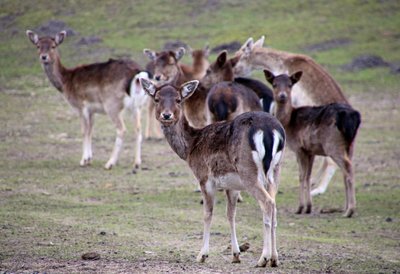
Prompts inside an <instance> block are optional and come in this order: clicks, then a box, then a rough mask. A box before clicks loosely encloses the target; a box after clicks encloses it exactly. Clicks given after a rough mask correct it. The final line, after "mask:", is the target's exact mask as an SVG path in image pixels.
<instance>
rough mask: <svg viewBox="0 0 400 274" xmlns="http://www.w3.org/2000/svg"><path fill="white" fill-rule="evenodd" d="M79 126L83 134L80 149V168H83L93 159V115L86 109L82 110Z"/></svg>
mask: <svg viewBox="0 0 400 274" xmlns="http://www.w3.org/2000/svg"><path fill="white" fill-rule="evenodd" d="M81 125H82V132H83V148H82V159H81V161H80V163H79V164H80V166H82V167H84V166H87V165H90V162H91V160H92V158H93V153H92V129H93V114H92V113H90V112H89V111H88V110H87V109H83V111H82V113H81Z"/></svg>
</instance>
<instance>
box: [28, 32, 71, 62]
mask: <svg viewBox="0 0 400 274" xmlns="http://www.w3.org/2000/svg"><path fill="white" fill-rule="evenodd" d="M26 35H27V36H28V38H29V40H30V41H31V42H32V44H34V45H35V46H36V47H37V49H38V53H39V60H40V62H41V63H42V64H44V65H46V64H52V63H54V61H55V60H56V59H57V58H58V52H57V47H58V46H59V45H60V44H61V43H62V42H63V41H64V38H65V37H66V36H67V32H66V31H65V30H63V31H61V32H59V33H57V34H56V35H55V37H48V36H47V37H40V38H39V36H38V35H37V34H36V33H35V32H33V31H31V30H27V31H26Z"/></svg>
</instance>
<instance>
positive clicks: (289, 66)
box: [234, 36, 350, 196]
mask: <svg viewBox="0 0 400 274" xmlns="http://www.w3.org/2000/svg"><path fill="white" fill-rule="evenodd" d="M263 44H264V36H262V37H261V38H260V39H259V40H257V41H256V42H254V41H253V38H249V39H248V40H247V41H246V42H245V43H244V44H243V46H242V47H241V49H240V50H239V51H237V52H236V58H238V59H239V60H238V62H237V63H236V65H235V67H234V72H235V76H246V75H249V74H250V73H251V71H253V70H262V69H267V70H269V71H271V72H273V73H275V74H280V73H289V74H291V73H294V72H296V71H303V77H302V78H301V81H300V82H299V83H298V84H297V85H296V86H295V87H294V88H293V96H292V103H293V105H294V106H295V107H300V106H319V105H326V104H330V103H342V104H348V105H350V104H349V102H348V100H347V99H346V97H345V96H344V95H343V92H342V89H341V88H340V86H339V84H338V83H337V82H336V81H335V80H334V79H333V78H332V76H331V75H330V74H329V73H328V72H327V71H326V70H325V69H324V68H323V67H322V66H320V65H319V64H317V63H316V62H315V61H314V60H313V59H312V58H310V57H308V56H306V55H301V54H294V53H289V52H285V51H279V50H276V49H272V48H264V47H263ZM336 169H337V166H336V164H335V163H334V161H332V159H330V158H329V157H328V158H326V157H324V160H323V163H322V166H321V169H320V170H319V172H318V173H317V176H316V177H315V179H314V180H313V181H314V182H315V183H316V184H317V187H316V188H315V189H313V190H312V191H311V195H312V196H315V195H318V194H322V193H324V192H325V191H326V189H327V187H328V185H329V182H330V180H331V179H332V177H333V175H334V174H335V171H336Z"/></svg>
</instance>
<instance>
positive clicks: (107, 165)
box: [104, 163, 114, 170]
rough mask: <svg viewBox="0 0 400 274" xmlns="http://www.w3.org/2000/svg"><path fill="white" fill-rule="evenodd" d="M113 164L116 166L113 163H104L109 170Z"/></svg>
mask: <svg viewBox="0 0 400 274" xmlns="http://www.w3.org/2000/svg"><path fill="white" fill-rule="evenodd" d="M113 166H114V165H113V164H110V163H107V164H105V165H104V168H105V169H107V170H110V169H112V167H113Z"/></svg>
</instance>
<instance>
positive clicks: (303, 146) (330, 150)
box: [264, 70, 361, 217]
mask: <svg viewBox="0 0 400 274" xmlns="http://www.w3.org/2000/svg"><path fill="white" fill-rule="evenodd" d="M264 74H265V78H266V79H267V81H268V82H270V83H271V84H272V86H273V91H274V99H275V102H276V117H277V118H278V120H279V121H280V122H281V123H282V125H283V127H284V128H285V131H286V135H287V142H288V145H289V147H290V149H291V150H293V151H294V153H295V154H296V158H297V162H298V164H299V175H300V205H299V208H298V210H297V213H298V214H301V213H302V211H303V209H305V213H310V212H311V207H312V201H311V195H310V190H311V189H310V188H311V185H310V175H311V170H312V165H313V161H314V157H315V156H316V155H323V156H329V157H331V158H332V159H333V161H335V163H336V164H337V165H338V166H339V167H340V169H341V170H342V173H343V176H344V184H345V189H346V207H345V214H344V216H346V217H351V216H352V215H353V214H354V211H355V207H356V196H355V190H354V178H353V176H354V175H353V167H352V157H353V150H354V144H355V138H356V135H357V130H358V128H359V126H360V123H361V115H360V113H359V112H358V111H356V110H354V109H353V108H352V107H350V106H349V105H347V104H341V103H332V104H328V105H324V106H318V107H300V108H295V107H293V106H292V103H291V102H292V98H291V97H292V87H293V86H294V85H295V84H296V83H297V82H298V81H299V80H300V79H301V77H302V72H301V71H299V72H296V73H294V74H292V75H291V76H288V75H287V74H281V75H278V76H274V75H273V74H272V72H270V71H268V70H264ZM305 206H306V208H304V207H305Z"/></svg>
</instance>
